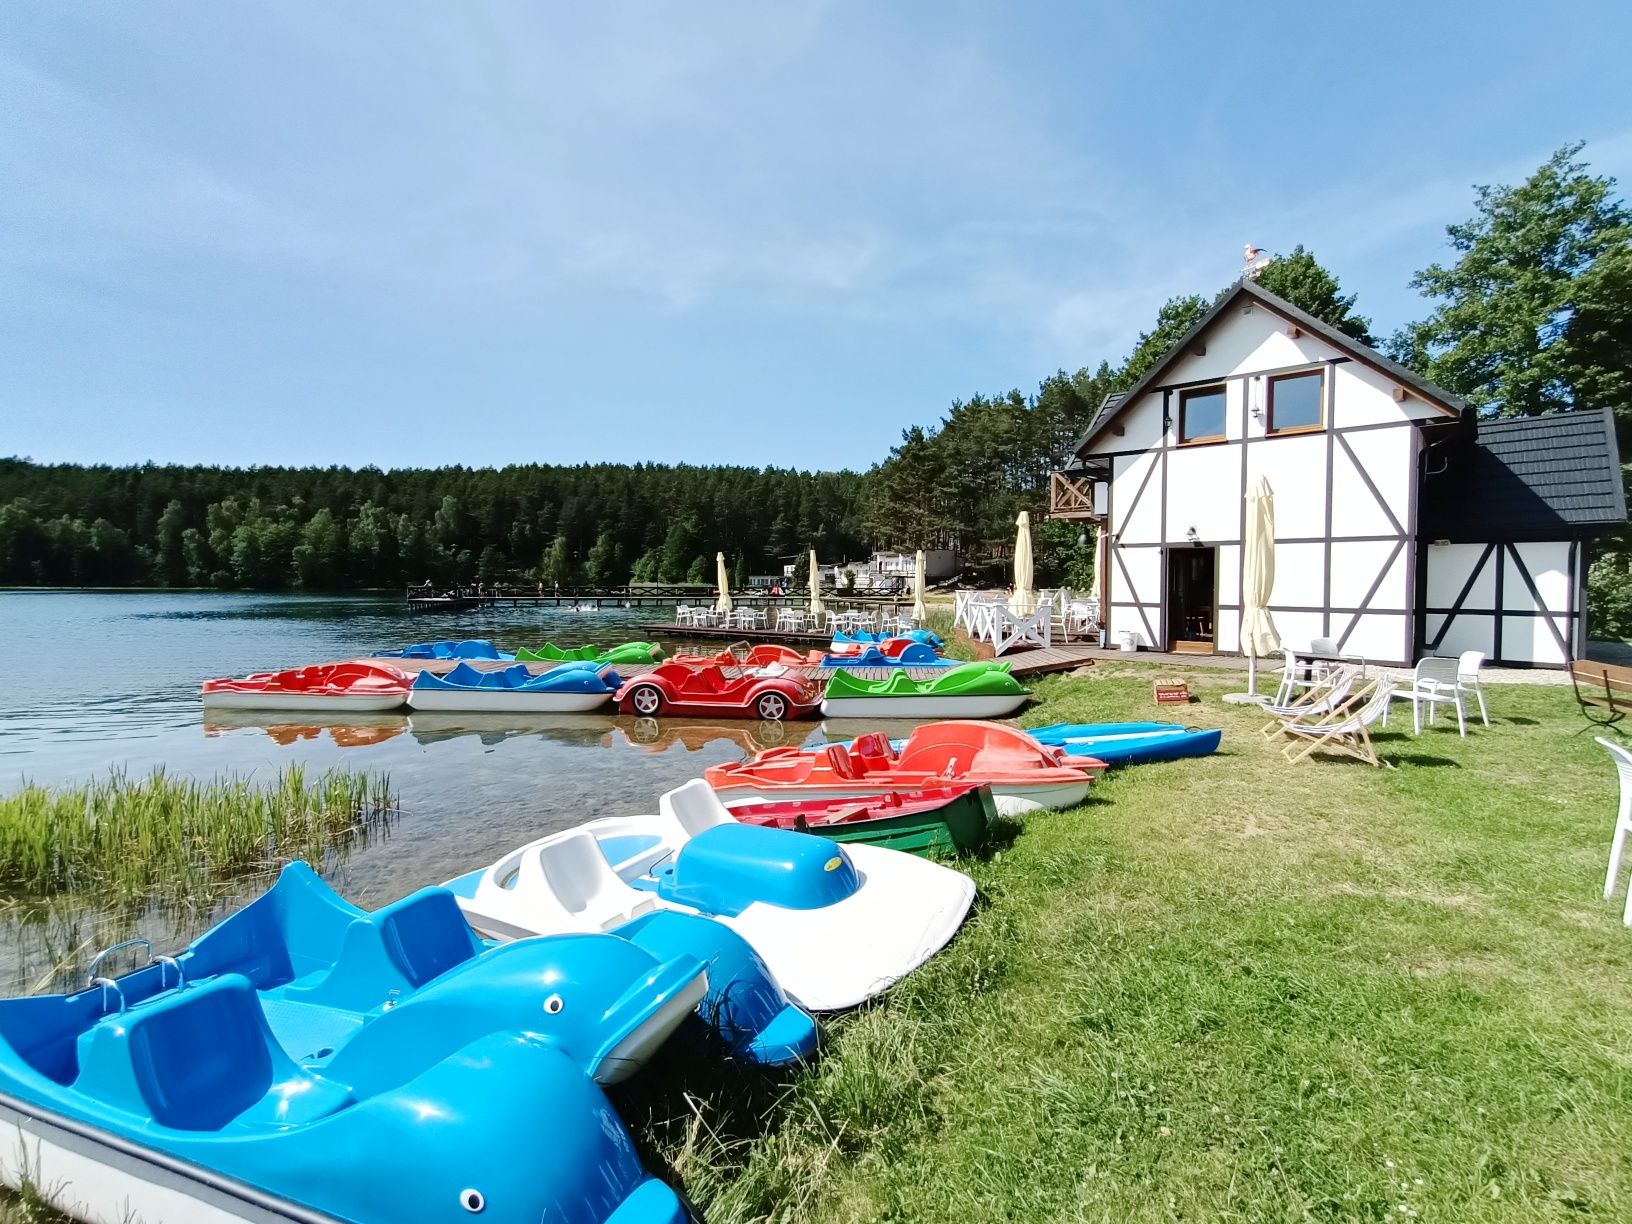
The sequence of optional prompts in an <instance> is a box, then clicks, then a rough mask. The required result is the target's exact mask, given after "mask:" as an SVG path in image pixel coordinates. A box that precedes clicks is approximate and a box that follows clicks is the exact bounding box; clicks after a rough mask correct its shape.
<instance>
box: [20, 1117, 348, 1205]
mask: <svg viewBox="0 0 1632 1224" xmlns="http://www.w3.org/2000/svg"><path fill="white" fill-rule="evenodd" d="M0 1129H3V1130H4V1131H5V1132H6V1134H7V1135H8V1136H9V1138H8V1140H7V1141H6V1142H5V1143H3V1144H0V1184H4V1185H6V1186H9V1187H11V1188H13V1189H18V1188H20V1187H21V1186H22V1184H23V1183H24V1182H25V1181H26V1182H28V1184H30V1185H32V1186H33V1187H34V1189H35V1190H36V1191H37V1192H38V1193H39V1194H40V1196H41V1197H42V1198H44V1199H45V1200H46V1201H47V1202H49V1203H50V1204H51V1205H52V1206H53V1207H56V1208H57V1209H58V1210H59V1211H62V1212H63V1213H65V1214H67V1215H70V1216H72V1217H73V1218H74V1219H76V1220H84V1221H86V1224H128V1221H130V1220H187V1221H189V1222H192V1221H197V1224H227V1222H229V1221H237V1222H246V1221H247V1222H249V1224H331V1222H332V1220H333V1217H332V1216H328V1215H324V1214H323V1213H321V1212H317V1211H313V1210H311V1209H310V1208H308V1207H302V1206H300V1205H299V1204H298V1203H291V1202H288V1201H286V1200H283V1199H278V1198H276V1197H275V1196H273V1195H270V1194H267V1193H266V1192H265V1191H262V1190H258V1189H256V1188H255V1187H253V1186H249V1185H246V1184H244V1183H243V1182H240V1181H236V1180H235V1179H233V1178H230V1177H226V1176H223V1175H222V1174H220V1173H216V1172H214V1171H212V1170H210V1169H204V1168H200V1167H199V1166H197V1165H194V1164H192V1163H190V1162H188V1161H185V1160H181V1159H180V1158H178V1157H175V1156H169V1155H167V1154H165V1153H163V1152H158V1151H155V1150H153V1149H151V1148H146V1147H142V1146H141V1145H139V1144H136V1143H133V1142H131V1141H130V1140H128V1139H124V1138H121V1137H120V1136H117V1135H113V1134H110V1133H109V1132H107V1131H104V1130H101V1129H99V1128H97V1127H94V1126H90V1125H88V1124H86V1123H84V1122H80V1121H78V1120H76V1119H73V1118H68V1117H65V1116H64V1115H62V1114H59V1113H57V1112H55V1111H53V1110H49V1109H46V1108H44V1107H43V1106H39V1105H35V1104H33V1103H32V1102H28V1101H24V1100H21V1099H20V1098H17V1097H14V1096H11V1095H10V1094H8V1093H0Z"/></svg>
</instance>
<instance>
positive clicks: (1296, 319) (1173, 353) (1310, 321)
mask: <svg viewBox="0 0 1632 1224" xmlns="http://www.w3.org/2000/svg"><path fill="white" fill-rule="evenodd" d="M1243 297H1250V298H1253V299H1255V300H1256V301H1257V302H1259V303H1260V304H1261V305H1263V306H1264V307H1265V308H1266V309H1268V310H1272V311H1274V312H1275V313H1276V314H1278V315H1280V316H1281V317H1282V318H1283V319H1285V320H1286V321H1287V322H1288V323H1296V324H1297V325H1298V326H1299V327H1301V328H1303V330H1304V331H1306V332H1309V333H1311V334H1313V335H1316V336H1319V337H1320V338H1321V339H1322V340H1325V341H1326V342H1327V343H1328V344H1330V345H1331V346H1332V347H1333V348H1336V349H1337V350H1338V351H1339V352H1343V353H1347V354H1348V355H1349V356H1350V357H1353V358H1354V359H1355V360H1356V361H1358V362H1360V363H1361V364H1362V365H1368V366H1370V367H1371V368H1372V369H1374V370H1376V371H1377V372H1378V373H1380V374H1384V375H1386V376H1387V377H1389V378H1392V379H1393V380H1394V381H1395V382H1397V383H1399V384H1400V385H1401V386H1404V387H1409V388H1410V389H1411V390H1413V391H1415V392H1416V393H1417V394H1418V395H1419V396H1421V397H1422V398H1423V399H1425V400H1427V401H1428V402H1429V403H1430V404H1433V405H1435V406H1437V407H1438V408H1440V409H1441V410H1443V411H1444V412H1445V413H1446V415H1455V414H1458V413H1460V412H1461V411H1462V410H1463V409H1464V408H1466V407H1467V403H1466V402H1465V401H1464V400H1463V399H1462V398H1461V397H1460V396H1455V395H1452V394H1451V393H1450V392H1449V391H1446V390H1445V389H1444V388H1443V387H1438V386H1435V385H1434V384H1433V383H1431V382H1429V381H1428V380H1427V379H1426V378H1423V377H1422V376H1421V375H1420V374H1417V373H1416V372H1414V371H1412V370H1408V369H1406V368H1405V367H1404V366H1402V365H1401V364H1400V363H1399V362H1397V361H1391V360H1390V359H1389V358H1387V357H1384V356H1383V355H1382V354H1381V353H1379V352H1378V351H1377V350H1376V349H1374V348H1372V347H1371V346H1370V345H1368V344H1361V343H1360V341H1358V340H1356V339H1355V338H1354V337H1353V336H1350V335H1346V334H1344V333H1343V332H1340V331H1338V330H1337V328H1335V327H1333V326H1332V325H1331V324H1329V323H1324V322H1322V321H1321V320H1319V319H1317V318H1315V316H1314V315H1312V314H1310V313H1309V312H1308V311H1306V310H1304V309H1302V308H1301V307H1298V306H1294V305H1292V303H1291V302H1289V301H1287V300H1286V299H1285V298H1283V297H1281V296H1280V295H1279V294H1275V293H1271V292H1270V291H1269V290H1268V289H1265V288H1264V287H1263V286H1262V285H1260V284H1259V283H1258V282H1257V281H1255V280H1248V279H1246V278H1245V277H1243V278H1242V279H1241V280H1238V281H1236V283H1235V284H1234V285H1233V286H1231V287H1230V288H1229V289H1227V290H1225V291H1224V293H1223V294H1222V295H1221V296H1220V297H1219V299H1218V301H1216V302H1214V303H1213V305H1212V308H1211V309H1210V310H1208V311H1207V313H1206V314H1204V315H1202V316H1201V318H1199V319H1197V320H1196V323H1195V326H1194V327H1192V328H1191V329H1190V330H1189V331H1187V332H1185V333H1184V335H1183V336H1182V337H1181V338H1180V339H1179V341H1178V342H1177V343H1176V344H1174V345H1173V347H1172V348H1170V349H1168V350H1167V352H1166V353H1164V354H1163V355H1162V359H1161V360H1160V361H1158V362H1157V363H1156V364H1155V365H1153V366H1151V367H1150V369H1149V370H1147V371H1146V372H1145V376H1144V377H1143V378H1141V379H1140V380H1139V381H1138V382H1136V383H1134V384H1133V386H1131V387H1129V388H1128V389H1127V391H1126V392H1124V393H1123V394H1122V395H1121V396H1119V397H1117V400H1116V402H1115V403H1114V404H1113V403H1111V400H1110V398H1109V397H1107V398H1106V401H1105V405H1104V406H1102V407H1101V408H1100V410H1099V414H1098V415H1097V416H1095V417H1094V423H1093V424H1092V425H1090V426H1089V427H1088V432H1086V433H1085V434H1083V435H1082V437H1081V438H1079V439H1077V444H1076V446H1075V448H1074V449H1075V450H1076V451H1077V452H1079V453H1080V452H1081V450H1082V448H1083V447H1085V446H1087V445H1088V443H1090V442H1092V441H1093V440H1094V438H1095V437H1096V436H1097V435H1098V434H1099V432H1100V430H1102V429H1104V428H1105V426H1106V425H1108V424H1110V422H1111V420H1112V418H1114V417H1115V416H1116V415H1117V413H1118V411H1120V409H1121V407H1122V405H1124V404H1132V403H1134V402H1136V401H1137V400H1138V399H1139V397H1140V396H1142V395H1144V394H1145V392H1146V391H1149V390H1150V389H1151V388H1152V387H1154V386H1155V385H1156V384H1157V382H1158V381H1159V380H1160V379H1161V377H1162V375H1164V374H1165V373H1167V371H1168V370H1169V369H1170V368H1171V367H1172V365H1173V363H1174V362H1175V361H1177V360H1178V359H1179V358H1180V357H1182V356H1184V354H1185V353H1187V352H1188V351H1189V350H1190V345H1191V344H1192V343H1193V342H1194V341H1195V339H1196V337H1197V336H1199V335H1200V334H1201V333H1202V332H1204V331H1206V330H1207V329H1208V328H1209V327H1211V326H1212V325H1213V321H1214V320H1216V319H1217V318H1218V317H1219V315H1221V314H1223V313H1224V312H1225V311H1226V310H1228V309H1229V308H1230V307H1231V306H1232V305H1234V304H1235V303H1236V302H1238V301H1240V300H1241V298H1243ZM1107 409H1109V411H1107Z"/></svg>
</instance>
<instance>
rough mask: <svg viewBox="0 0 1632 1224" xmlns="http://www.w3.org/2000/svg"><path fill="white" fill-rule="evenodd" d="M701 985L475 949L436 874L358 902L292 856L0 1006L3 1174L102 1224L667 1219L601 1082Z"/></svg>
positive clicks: (647, 967)
mask: <svg viewBox="0 0 1632 1224" xmlns="http://www.w3.org/2000/svg"><path fill="white" fill-rule="evenodd" d="M132 942H133V943H145V942H146V941H132ZM98 959H99V960H100V959H101V958H98ZM94 964H95V962H93V971H94ZM705 987H706V980H705V974H704V970H703V967H702V965H701V964H700V963H699V962H697V961H695V960H693V959H690V958H686V957H674V958H670V959H667V960H660V959H658V958H657V957H655V956H653V955H651V954H650V953H648V952H646V951H644V950H642V949H640V948H637V947H636V946H634V945H633V944H631V943H629V942H628V941H626V940H620V939H617V938H614V937H611V936H597V935H587V936H569V937H566V938H564V939H559V938H552V939H538V940H529V941H526V942H521V943H515V944H507V945H504V946H501V947H497V948H488V947H486V946H485V945H484V944H483V943H482V942H481V941H480V940H478V939H477V938H476V937H475V936H474V934H473V933H472V932H471V931H470V929H469V927H468V926H467V925H466V924H465V922H464V920H463V918H462V916H461V914H460V912H459V908H458V906H457V904H456V903H455V901H454V899H453V897H452V896H451V894H449V893H448V892H447V891H446V890H443V889H423V890H421V891H420V892H417V893H414V894H413V895H411V896H409V897H406V898H404V899H403V900H401V901H398V902H396V903H395V904H393V905H389V906H386V907H384V908H383V909H380V910H378V911H375V912H374V913H365V912H364V911H362V910H359V909H357V908H356V907H355V906H352V905H349V904H348V903H347V902H345V901H344V900H342V899H341V898H339V897H338V896H336V895H335V894H334V893H333V892H332V890H330V889H329V888H328V887H327V886H326V885H324V884H323V883H322V881H321V880H319V879H318V878H317V877H316V875H315V874H314V873H312V872H311V871H310V869H309V868H306V867H305V866H304V865H302V864H294V865H291V866H290V867H288V868H286V869H285V871H284V873H283V875H282V876H281V877H280V878H279V880H278V882H277V884H276V885H275V886H274V887H273V889H272V890H271V891H269V892H268V893H267V894H266V895H264V896H263V897H261V898H260V899H259V900H257V901H255V902H253V903H252V904H251V905H249V906H246V907H245V908H244V909H242V910H240V911H239V912H238V913H236V914H234V915H232V916H231V917H229V918H227V919H225V920H224V921H223V922H221V923H219V924H218V925H217V926H215V927H213V928H211V929H210V930H209V931H207V932H206V933H205V934H204V935H202V936H201V937H200V938H199V939H198V940H196V941H195V942H194V943H193V944H192V946H191V947H190V948H189V949H188V950H187V951H186V952H184V953H182V954H181V955H180V956H177V957H160V958H158V959H157V960H155V961H153V962H152V963H150V964H149V965H147V966H146V967H144V968H141V969H138V970H136V971H135V972H133V973H130V974H127V975H125V976H123V977H120V978H118V979H112V978H105V977H103V978H97V979H96V981H95V982H94V983H93V985H92V986H91V987H90V988H89V989H86V990H82V991H79V992H77V993H75V994H70V995H49V996H37V997H33V998H19V999H5V1000H0V1120H3V1121H5V1122H7V1123H11V1122H15V1123H16V1124H17V1125H18V1126H19V1128H20V1130H21V1134H22V1136H23V1140H22V1142H21V1143H20V1144H18V1145H12V1146H15V1147H17V1148H18V1151H19V1152H20V1155H16V1154H13V1153H11V1152H10V1151H8V1152H7V1153H6V1154H5V1155H0V1172H3V1173H4V1175H5V1176H6V1178H7V1179H8V1180H11V1181H15V1180H16V1179H17V1177H18V1176H21V1175H26V1176H28V1177H29V1178H30V1179H31V1180H32V1181H33V1182H34V1184H35V1185H36V1186H38V1187H40V1188H41V1189H42V1190H43V1191H44V1192H45V1193H46V1194H47V1195H48V1196H49V1197H51V1198H52V1199H53V1201H55V1202H57V1203H59V1204H60V1205H61V1206H62V1207H64V1208H65V1209H67V1210H70V1211H73V1212H75V1213H76V1214H82V1215H84V1216H85V1217H87V1218H91V1219H97V1220H118V1219H125V1218H130V1217H132V1216H135V1217H139V1218H144V1219H169V1220H182V1219H186V1220H195V1219H198V1220H202V1219H212V1220H213V1219H243V1220H301V1221H316V1220H342V1221H352V1222H354V1224H375V1222H376V1221H377V1222H379V1224H385V1222H386V1221H397V1220H405V1219H415V1220H422V1219H428V1220H439V1219H447V1220H454V1219H462V1218H464V1217H466V1216H467V1215H473V1214H481V1215H482V1216H483V1218H484V1219H493V1220H498V1221H505V1222H506V1224H510V1222H514V1224H534V1222H536V1221H538V1220H540V1219H542V1218H549V1219H561V1220H570V1221H574V1222H578V1221H583V1222H585V1224H589V1222H601V1224H637V1222H641V1224H643V1222H647V1221H651V1222H659V1224H678V1222H679V1221H682V1220H684V1219H685V1218H686V1217H685V1214H684V1210H683V1208H682V1207H681V1204H680V1202H679V1200H678V1199H677V1198H676V1196H675V1195H674V1193H673V1192H672V1191H671V1190H670V1189H669V1188H668V1187H667V1186H664V1185H663V1184H662V1183H661V1182H658V1181H656V1180H654V1179H653V1178H651V1177H650V1176H649V1175H648V1174H647V1173H646V1172H645V1171H644V1170H643V1169H642V1168H641V1166H640V1162H639V1159H638V1157H637V1155H636V1152H635V1149H634V1146H633V1144H632V1142H631V1140H630V1138H629V1136H628V1133H627V1131H625V1130H624V1128H623V1124H622V1122H621V1120H620V1119H619V1118H618V1115H617V1113H616V1112H615V1111H614V1110H613V1108H612V1106H611V1104H610V1102H608V1101H607V1099H606V1097H605V1096H604V1095H603V1094H602V1091H601V1088H600V1086H599V1083H598V1082H597V1081H601V1082H614V1081H615V1080H617V1079H620V1078H622V1077H623V1076H624V1075H625V1074H627V1072H628V1070H629V1068H630V1066H631V1065H632V1064H633V1063H636V1062H638V1061H639V1059H640V1058H642V1057H644V1056H646V1055H648V1054H649V1053H650V1052H651V1050H652V1049H653V1048H655V1044H656V1043H657V1042H660V1041H661V1040H662V1039H663V1038H664V1037H666V1036H667V1035H668V1034H669V1033H670V1032H672V1031H673V1028H674V1027H675V1026H676V1025H677V1024H679V1023H680V1022H681V1021H682V1020H683V1019H684V1017H685V1015H686V1014H688V1013H689V1012H690V1010H691V1008H692V1007H693V1006H695V1004H696V1002H697V1000H698V999H699V998H700V997H701V995H702V992H703V990H704V989H705Z"/></svg>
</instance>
